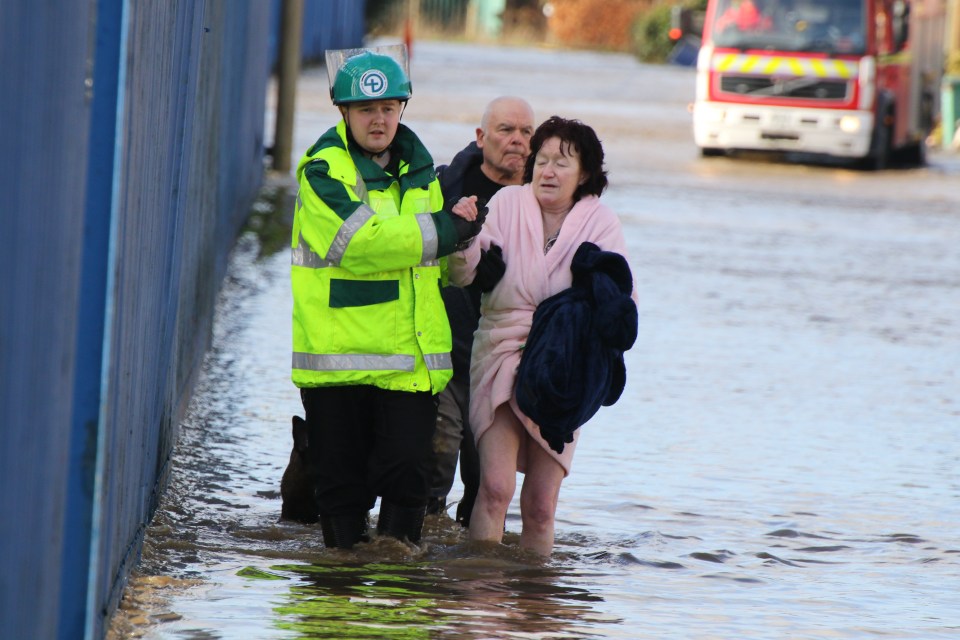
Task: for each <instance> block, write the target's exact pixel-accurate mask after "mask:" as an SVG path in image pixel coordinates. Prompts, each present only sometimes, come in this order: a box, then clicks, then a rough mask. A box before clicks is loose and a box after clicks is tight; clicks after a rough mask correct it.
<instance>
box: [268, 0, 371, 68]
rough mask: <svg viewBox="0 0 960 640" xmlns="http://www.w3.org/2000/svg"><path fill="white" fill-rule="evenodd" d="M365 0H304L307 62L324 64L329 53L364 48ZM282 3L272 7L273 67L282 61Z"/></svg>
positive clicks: (303, 39)
mask: <svg viewBox="0 0 960 640" xmlns="http://www.w3.org/2000/svg"><path fill="white" fill-rule="evenodd" d="M366 5H367V3H366V0H355V1H350V0H303V31H302V33H301V38H302V45H301V49H300V50H301V52H302V54H303V61H304V62H307V63H309V62H313V63H318V62H319V63H323V52H324V51H326V50H327V49H349V48H351V47H359V46H360V45H361V44H363V38H364V36H365V35H366V28H367V24H366V21H365V20H364V11H365V9H366ZM281 6H282V5H281V2H280V1H279V0H278V1H277V2H274V4H273V12H272V14H271V16H270V20H271V25H272V27H271V29H270V64H271V67H272V66H274V65H276V63H277V59H278V57H279V46H278V35H279V33H280V13H281V12H280V9H281Z"/></svg>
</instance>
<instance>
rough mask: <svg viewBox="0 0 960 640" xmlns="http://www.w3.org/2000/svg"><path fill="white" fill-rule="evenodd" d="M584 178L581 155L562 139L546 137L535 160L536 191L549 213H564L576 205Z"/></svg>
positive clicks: (534, 184) (541, 204)
mask: <svg viewBox="0 0 960 640" xmlns="http://www.w3.org/2000/svg"><path fill="white" fill-rule="evenodd" d="M584 179H585V176H584V175H583V171H581V169H580V154H579V153H577V152H576V151H575V150H574V149H573V148H571V147H570V145H567V144H564V145H561V144H560V138H547V140H545V141H544V143H543V146H542V147H540V151H538V152H537V155H536V158H535V159H534V161H533V181H532V184H533V194H534V195H535V196H536V197H537V201H538V202H539V203H540V208H542V209H544V210H545V211H547V212H555V211H559V212H565V211H567V210H569V209H570V208H571V207H572V206H573V194H574V192H575V191H576V190H577V187H578V186H580V184H581V183H582V182H583V180H584Z"/></svg>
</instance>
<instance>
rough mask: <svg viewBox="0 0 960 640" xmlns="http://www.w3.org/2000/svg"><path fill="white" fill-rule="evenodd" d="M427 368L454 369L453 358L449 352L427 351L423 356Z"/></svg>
mask: <svg viewBox="0 0 960 640" xmlns="http://www.w3.org/2000/svg"><path fill="white" fill-rule="evenodd" d="M423 359H424V361H425V362H426V363H427V369H430V370H434V369H453V358H451V357H450V354H449V353H427V354H424V356H423Z"/></svg>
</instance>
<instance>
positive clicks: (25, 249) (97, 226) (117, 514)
mask: <svg viewBox="0 0 960 640" xmlns="http://www.w3.org/2000/svg"><path fill="white" fill-rule="evenodd" d="M363 4H364V3H362V2H350V0H342V1H336V2H334V1H327V2H319V1H316V0H307V5H306V13H307V15H308V16H310V18H309V20H308V21H307V20H305V24H304V31H305V34H306V33H310V34H313V35H312V36H309V37H305V42H308V43H309V44H307V45H305V48H306V47H307V46H312V47H316V48H317V49H318V51H319V52H320V54H322V51H323V49H325V48H328V47H329V48H336V47H350V46H358V45H359V44H361V38H362V35H363V29H362V24H363V22H362V15H363ZM279 5H280V0H274V1H273V2H258V1H247V2H238V1H235V0H234V1H231V0H81V1H79V2H68V3H64V2H56V1H54V0H33V1H30V0H0V70H2V74H3V76H2V77H3V87H4V90H3V91H0V229H2V231H0V237H2V238H3V239H4V240H5V243H4V246H3V250H2V251H0V269H2V271H0V273H3V274H4V277H3V278H0V436H2V438H0V486H2V487H3V490H2V491H0V557H2V558H4V561H5V565H4V570H3V571H2V572H0V620H3V635H4V637H11V638H31V639H34V638H38V639H45V638H57V637H59V638H69V639H71V640H73V639H74V638H84V637H85V638H93V639H95V638H100V637H102V636H103V633H104V628H105V623H106V620H107V616H109V615H110V613H111V612H112V610H113V608H114V607H115V605H116V603H117V600H118V598H119V596H120V594H121V590H122V587H123V584H124V582H125V579H126V576H127V574H128V572H129V570H130V568H131V567H132V566H133V564H134V563H135V562H136V561H137V559H138V557H139V553H140V548H141V543H142V537H143V532H144V529H145V527H146V524H147V522H148V521H149V518H150V516H151V514H152V512H153V510H154V508H155V506H156V504H157V501H158V499H159V493H160V492H161V491H162V490H163V488H164V486H165V475H166V473H167V468H168V466H169V460H170V455H171V453H172V450H173V445H174V442H175V440H176V437H177V431H178V426H179V421H180V418H181V417H182V415H183V413H184V411H185V409H186V405H187V403H188V401H189V399H190V394H191V391H192V386H193V382H194V378H195V376H196V374H197V372H198V370H199V367H200V364H201V361H202V357H203V354H204V352H205V350H206V348H207V346H208V344H209V339H210V334H211V323H212V319H213V311H214V309H213V306H214V303H215V300H216V295H217V291H218V289H219V286H220V282H221V280H222V279H223V276H224V274H225V271H226V266H227V256H228V253H229V251H230V249H231V248H232V246H233V244H234V241H235V239H236V236H237V232H238V230H239V228H240V226H241V224H242V222H243V221H244V219H245V218H246V215H247V213H248V211H249V205H250V203H251V202H252V200H253V199H254V197H255V195H256V191H257V190H258V188H259V186H260V184H261V180H262V176H263V140H264V135H263V133H264V132H263V129H264V107H265V98H266V96H265V92H266V87H267V79H268V71H269V69H270V66H271V63H272V57H271V56H273V55H275V54H274V50H275V40H276V34H275V33H274V32H273V31H271V25H273V26H274V28H275V27H276V23H275V22H272V20H271V19H272V16H275V15H279V14H278V11H279ZM316 34H320V35H319V36H318V35H316Z"/></svg>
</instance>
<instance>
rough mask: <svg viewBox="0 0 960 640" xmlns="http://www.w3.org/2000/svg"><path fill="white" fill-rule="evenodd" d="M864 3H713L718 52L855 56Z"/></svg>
mask: <svg viewBox="0 0 960 640" xmlns="http://www.w3.org/2000/svg"><path fill="white" fill-rule="evenodd" d="M864 3H865V0H719V2H717V8H716V11H715V12H714V19H713V25H712V26H711V33H712V39H713V43H714V44H715V45H716V46H718V47H734V48H737V49H741V50H747V49H761V50H762V49H768V50H776V51H797V52H800V51H808V52H822V53H826V54H850V55H858V54H862V53H864V52H865V46H866V30H865V29H866V25H865V11H864V7H863V5H864Z"/></svg>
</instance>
